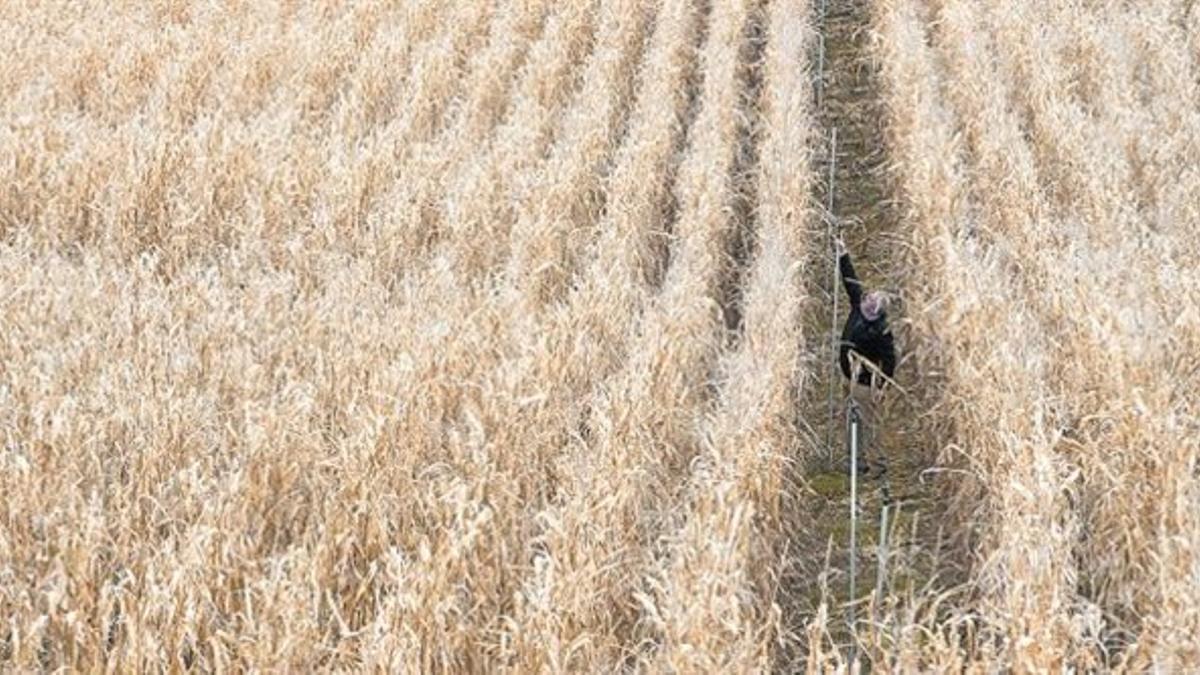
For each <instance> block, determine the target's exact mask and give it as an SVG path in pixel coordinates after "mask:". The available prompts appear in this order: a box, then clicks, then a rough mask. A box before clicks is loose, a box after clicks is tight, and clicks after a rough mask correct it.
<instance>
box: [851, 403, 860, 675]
mask: <svg viewBox="0 0 1200 675" xmlns="http://www.w3.org/2000/svg"><path fill="white" fill-rule="evenodd" d="M858 423H859V415H858V406H857V405H856V404H855V403H854V402H853V401H852V402H851V403H850V672H854V660H855V656H857V652H858V650H857V643H855V641H854V625H855V623H857V619H856V617H855V606H854V603H855V601H856V600H857V598H858Z"/></svg>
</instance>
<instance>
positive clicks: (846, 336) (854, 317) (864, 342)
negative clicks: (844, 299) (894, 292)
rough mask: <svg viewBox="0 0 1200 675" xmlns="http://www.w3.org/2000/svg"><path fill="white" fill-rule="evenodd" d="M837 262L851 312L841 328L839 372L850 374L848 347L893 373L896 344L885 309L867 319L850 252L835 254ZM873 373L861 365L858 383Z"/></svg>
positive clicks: (860, 285) (866, 380)
mask: <svg viewBox="0 0 1200 675" xmlns="http://www.w3.org/2000/svg"><path fill="white" fill-rule="evenodd" d="M838 266H839V267H840V268H841V271H842V283H843V284H845V286H846V295H849V296H850V316H849V317H847V318H846V327H845V328H844V329H842V344H841V349H840V350H839V355H838V361H839V363H840V364H841V366H842V374H844V375H845V376H846V377H850V350H851V349H853V350H854V351H855V352H856V353H857V354H858V355H859V356H861V357H862V358H863V359H866V360H867V361H870V362H871V363H873V364H875V366H876V367H878V368H879V369H880V370H881V371H883V373H884V374H885V375H887V376H888V377H892V374H893V373H895V372H896V345H895V342H894V341H893V340H892V329H891V328H889V327H888V325H887V313H886V312H884V313H881V314H880V315H879V318H877V319H875V320H874V321H868V320H867V317H865V316H863V313H862V309H861V308H860V305H861V304H862V298H863V291H862V284H861V283H859V281H858V275H856V274H855V273H854V265H852V264H850V254H848V253H843V254H842V256H841V257H840V258H838ZM872 376H873V373H872V372H871V371H870V370H868V369H867V368H862V369H861V371H860V372H859V373H858V383H859V384H865V385H868V386H870V384H871V378H872Z"/></svg>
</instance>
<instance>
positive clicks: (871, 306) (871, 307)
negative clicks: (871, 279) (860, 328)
mask: <svg viewBox="0 0 1200 675" xmlns="http://www.w3.org/2000/svg"><path fill="white" fill-rule="evenodd" d="M861 309H862V313H863V316H864V317H866V319H867V321H874V320H876V319H878V318H879V317H880V316H882V315H883V313H884V312H885V311H886V310H887V297H886V296H884V294H883V293H880V292H879V291H871V292H870V293H867V295H866V297H864V298H863V301H862V307H861Z"/></svg>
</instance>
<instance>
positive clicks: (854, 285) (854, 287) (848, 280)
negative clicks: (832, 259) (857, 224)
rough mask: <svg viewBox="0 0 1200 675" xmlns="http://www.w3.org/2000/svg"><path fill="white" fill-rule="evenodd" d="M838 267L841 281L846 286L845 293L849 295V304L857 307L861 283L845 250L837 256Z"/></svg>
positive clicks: (860, 296)
mask: <svg viewBox="0 0 1200 675" xmlns="http://www.w3.org/2000/svg"><path fill="white" fill-rule="evenodd" d="M838 267H840V268H841V270H842V283H843V284H844V285H845V286H846V295H849V296H850V306H851V307H858V305H859V304H860V303H861V302H862V294H863V293H862V284H861V283H859V281H858V275H857V274H855V273H854V265H853V264H851V263H850V254H849V253H846V252H845V251H843V252H842V255H841V256H839V257H838Z"/></svg>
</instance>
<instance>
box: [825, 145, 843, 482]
mask: <svg viewBox="0 0 1200 675" xmlns="http://www.w3.org/2000/svg"><path fill="white" fill-rule="evenodd" d="M836 171H837V127H833V129H831V130H830V132H829V181H828V183H827V185H828V194H827V195H826V201H827V202H828V205H827V206H826V207H825V212H826V216H827V217H828V218H829V245H830V247H831V248H832V249H833V281H832V284H831V285H830V287H829V290H830V292H831V293H832V294H833V315H832V316H831V317H830V320H829V343H830V346H831V347H832V348H833V354H832V357H833V358H832V359H831V360H830V363H829V427H828V431H827V432H826V434H825V447H826V448H827V449H828V450H827V452H828V453H829V463H830V465H832V464H833V426H834V420H835V419H836V408H834V405H833V392H834V390H835V389H837V367H838V366H837V361H838V333H837V328H838V326H837V324H838V260H837V245H836V243H835V242H836V241H837V238H838V236H839V235H840V234H841V227H840V226H839V225H838V222H837V217H836V216H834V215H833V188H834V182H833V178H834V173H835V172H836Z"/></svg>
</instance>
